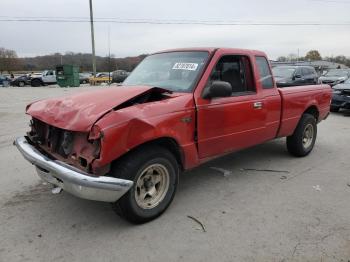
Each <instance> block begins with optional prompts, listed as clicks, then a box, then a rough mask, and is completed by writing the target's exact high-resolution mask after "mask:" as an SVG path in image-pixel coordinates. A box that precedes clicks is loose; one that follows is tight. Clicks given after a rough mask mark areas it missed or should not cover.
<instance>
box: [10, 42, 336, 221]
mask: <svg viewBox="0 0 350 262" xmlns="http://www.w3.org/2000/svg"><path fill="white" fill-rule="evenodd" d="M330 101H331V88H330V87H329V86H328V85H313V86H298V87H286V88H281V89H279V88H276V85H275V82H274V79H273V76H272V75H271V69H270V66H269V62H268V60H267V58H266V55H265V54H264V53H263V52H259V51H252V50H242V49H229V48H194V49H176V50H167V51H163V52H159V53H155V54H152V55H150V56H148V57H147V58H146V59H144V60H143V61H142V62H141V63H140V64H139V65H138V66H137V68H136V69H135V70H134V71H133V72H132V74H131V75H130V76H129V77H128V78H127V79H126V81H125V82H124V83H123V86H119V87H113V88H105V89H101V90H97V91H88V92H81V93H78V94H75V95H70V96H65V97H61V98H54V99H47V100H42V101H38V102H34V103H32V104H29V105H28V106H27V108H26V112H27V114H29V115H30V116H31V117H32V120H31V122H30V126H31V130H30V131H29V132H28V133H27V135H26V136H24V137H20V138H17V139H16V140H15V142H14V143H15V145H16V146H17V148H18V149H19V151H20V152H21V153H22V154H23V156H24V157H25V158H26V159H27V160H28V161H29V162H31V163H32V164H34V165H35V166H36V169H37V172H38V174H39V176H40V177H41V178H42V179H43V180H45V181H47V182H49V183H51V184H53V185H54V186H55V187H56V191H57V190H58V191H60V189H63V190H65V191H67V192H70V193H71V194H73V195H76V196H78V197H81V198H85V199H91V200H99V201H105V202H111V203H112V206H113V207H114V209H115V210H116V211H117V213H118V214H120V215H122V216H124V217H125V218H126V219H127V220H129V221H131V222H135V223H142V222H146V221H149V220H151V219H154V218H156V217H157V216H159V215H160V214H161V213H162V212H163V211H164V210H165V209H166V208H167V207H168V206H169V204H170V203H171V201H172V199H173V197H174V195H175V191H176V187H177V184H178V179H179V178H178V177H179V174H180V172H181V171H183V170H187V169H190V168H193V167H196V166H198V165H200V164H202V163H204V162H206V161H208V160H210V159H213V158H215V157H218V156H221V155H224V154H227V153H230V152H234V151H237V150H240V149H243V148H247V147H250V146H254V145H257V144H260V143H263V142H265V141H268V140H272V139H275V138H278V137H287V149H288V151H289V152H290V153H291V154H292V155H295V156H298V157H300V156H306V155H307V154H309V153H310V151H311V150H312V149H313V146H314V144H315V140H316V134H317V123H319V122H320V121H321V120H323V119H325V118H326V117H327V116H328V114H329V109H330Z"/></svg>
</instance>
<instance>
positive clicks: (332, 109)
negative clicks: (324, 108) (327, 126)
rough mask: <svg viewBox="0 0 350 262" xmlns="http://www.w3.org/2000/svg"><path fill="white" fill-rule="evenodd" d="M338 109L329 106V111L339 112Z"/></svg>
mask: <svg viewBox="0 0 350 262" xmlns="http://www.w3.org/2000/svg"><path fill="white" fill-rule="evenodd" d="M339 109H340V108H339V107H334V106H331V108H330V111H331V112H334V113H336V112H339Z"/></svg>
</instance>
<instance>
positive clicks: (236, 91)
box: [196, 55, 267, 159]
mask: <svg viewBox="0 0 350 262" xmlns="http://www.w3.org/2000/svg"><path fill="white" fill-rule="evenodd" d="M215 80H219V81H225V82H229V83H230V84H231V86H232V90H233V92H232V95H231V96H230V97H221V98H211V99H203V98H201V97H199V98H198V99H197V101H196V103H197V117H198V120H197V124H198V138H197V139H198V151H199V157H200V158H201V159H203V158H209V157H213V156H217V155H220V154H224V153H226V152H230V151H236V150H239V149H242V148H245V147H249V146H251V145H254V144H258V143H260V142H263V141H265V140H266V139H267V137H266V132H265V122H266V110H264V108H263V107H264V103H263V100H262V98H261V95H260V93H259V92H257V90H256V85H255V83H254V77H253V70H252V63H251V58H250V57H248V56H244V55H223V56H221V58H220V59H219V61H218V62H217V64H216V66H215V67H214V68H213V71H212V72H211V74H210V76H209V80H208V82H207V85H206V87H205V88H209V86H210V84H211V82H212V81H215Z"/></svg>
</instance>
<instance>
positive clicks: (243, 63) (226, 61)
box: [207, 55, 255, 96]
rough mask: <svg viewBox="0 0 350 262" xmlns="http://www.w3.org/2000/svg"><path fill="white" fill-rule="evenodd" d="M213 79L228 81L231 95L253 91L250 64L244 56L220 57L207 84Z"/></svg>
mask: <svg viewBox="0 0 350 262" xmlns="http://www.w3.org/2000/svg"><path fill="white" fill-rule="evenodd" d="M213 81H225V82H228V83H230V84H231V86H232V95H233V96H235V95H239V94H244V93H251V92H255V86H254V80H253V74H252V69H251V64H250V61H249V58H248V57H246V56H240V55H227V56H223V57H221V58H220V60H219V62H218V63H217V64H216V66H215V68H214V69H213V71H212V72H211V74H210V78H209V81H208V85H207V86H209V85H210V84H211V83H212V82H213Z"/></svg>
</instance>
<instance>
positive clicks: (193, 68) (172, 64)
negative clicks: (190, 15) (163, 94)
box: [123, 51, 209, 92]
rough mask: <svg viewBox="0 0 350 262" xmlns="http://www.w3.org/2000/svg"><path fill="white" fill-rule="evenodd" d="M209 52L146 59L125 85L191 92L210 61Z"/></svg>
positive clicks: (180, 53) (158, 55)
mask: <svg viewBox="0 0 350 262" xmlns="http://www.w3.org/2000/svg"><path fill="white" fill-rule="evenodd" d="M208 56H209V53H208V52H201V51H196V52H169V53H161V54H154V55H150V56H148V57H146V58H145V59H144V60H143V61H142V62H141V63H140V64H139V65H138V66H137V67H136V68H135V70H134V71H133V72H132V73H131V74H130V76H129V77H128V78H127V79H126V80H125V81H124V83H123V85H126V86H134V85H146V86H152V87H162V88H164V89H168V90H171V91H173V92H190V91H192V89H193V85H194V84H195V81H196V79H197V77H198V76H199V74H200V73H201V72H202V70H203V67H204V65H205V63H206V61H207V59H208Z"/></svg>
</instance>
